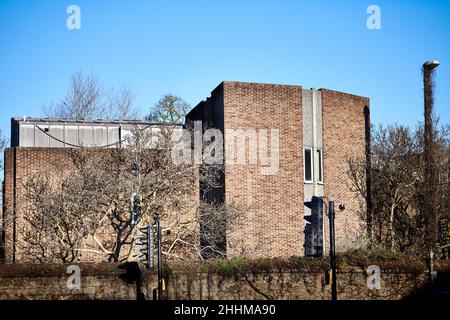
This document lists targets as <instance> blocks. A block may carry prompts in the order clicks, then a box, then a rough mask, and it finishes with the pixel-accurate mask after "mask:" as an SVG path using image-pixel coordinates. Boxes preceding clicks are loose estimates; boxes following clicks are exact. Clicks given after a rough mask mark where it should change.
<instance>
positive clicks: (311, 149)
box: [303, 147, 314, 183]
mask: <svg viewBox="0 0 450 320" xmlns="http://www.w3.org/2000/svg"><path fill="white" fill-rule="evenodd" d="M306 150H309V151H310V155H311V156H310V161H311V180H306ZM303 180H304V182H305V183H314V150H313V148H310V147H305V148H303Z"/></svg>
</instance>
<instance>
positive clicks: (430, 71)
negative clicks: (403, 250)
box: [422, 60, 439, 282]
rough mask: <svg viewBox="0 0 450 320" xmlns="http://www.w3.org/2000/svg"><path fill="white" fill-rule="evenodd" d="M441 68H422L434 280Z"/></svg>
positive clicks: (429, 249) (427, 227) (431, 65)
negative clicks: (436, 115) (436, 76)
mask: <svg viewBox="0 0 450 320" xmlns="http://www.w3.org/2000/svg"><path fill="white" fill-rule="evenodd" d="M438 66H439V61H436V60H432V61H428V62H425V63H424V64H423V66H422V73H423V88H424V105H425V112H424V114H425V130H424V143H425V146H424V147H425V148H424V149H425V188H426V190H425V191H426V192H425V194H426V208H425V248H426V249H427V254H429V259H430V263H429V277H430V281H431V282H432V281H433V278H434V270H433V269H434V268H433V258H434V249H435V248H436V244H437V221H436V220H437V219H436V192H437V180H436V159H435V157H436V154H435V153H436V151H435V146H434V140H435V139H434V138H435V129H434V128H433V105H434V97H433V89H434V71H435V69H436V68H437V67H438Z"/></svg>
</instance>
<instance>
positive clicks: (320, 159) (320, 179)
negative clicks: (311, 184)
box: [317, 149, 323, 183]
mask: <svg viewBox="0 0 450 320" xmlns="http://www.w3.org/2000/svg"><path fill="white" fill-rule="evenodd" d="M317 170H318V177H317V179H318V180H317V182H319V183H323V156H322V149H317Z"/></svg>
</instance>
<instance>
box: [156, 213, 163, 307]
mask: <svg viewBox="0 0 450 320" xmlns="http://www.w3.org/2000/svg"><path fill="white" fill-rule="evenodd" d="M155 223H156V238H157V242H158V299H161V295H162V291H163V284H162V281H163V279H162V265H161V264H162V252H161V225H160V217H159V214H158V213H156V214H155Z"/></svg>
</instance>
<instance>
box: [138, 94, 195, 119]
mask: <svg viewBox="0 0 450 320" xmlns="http://www.w3.org/2000/svg"><path fill="white" fill-rule="evenodd" d="M189 109H190V106H189V104H188V103H187V102H185V101H184V100H183V99H181V98H180V97H178V96H175V95H172V94H167V95H164V96H163V97H162V98H161V99H160V100H159V101H158V103H156V104H155V106H154V107H153V108H152V109H151V111H150V113H149V114H148V115H147V116H146V117H145V119H146V120H148V121H153V122H162V123H170V124H179V123H184V117H185V116H186V114H187V113H188V111H189Z"/></svg>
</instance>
